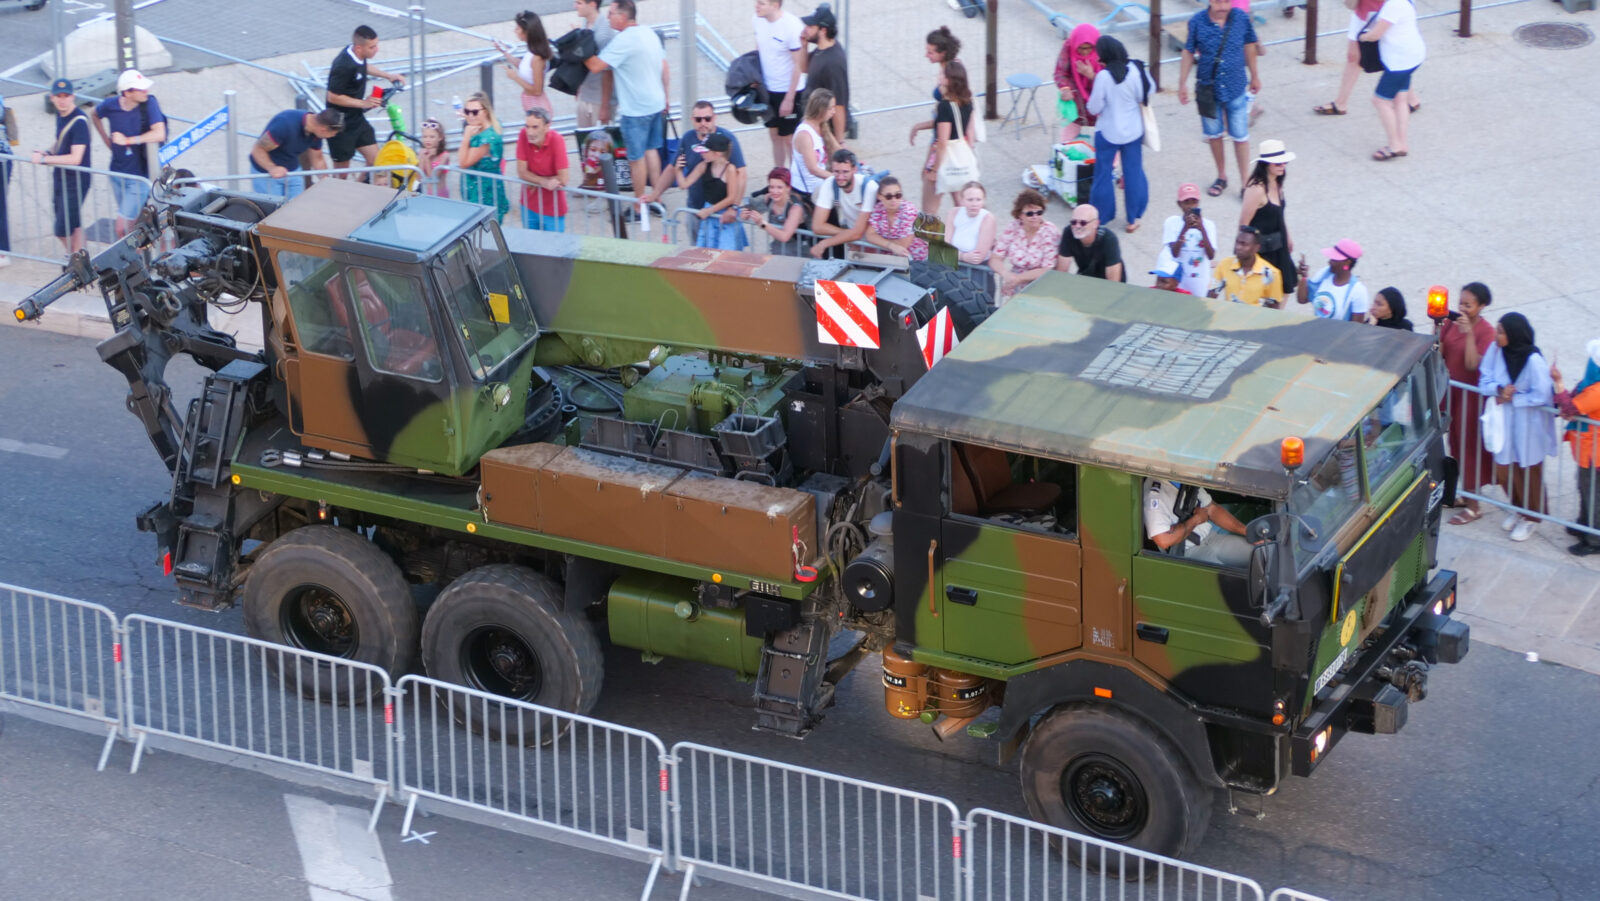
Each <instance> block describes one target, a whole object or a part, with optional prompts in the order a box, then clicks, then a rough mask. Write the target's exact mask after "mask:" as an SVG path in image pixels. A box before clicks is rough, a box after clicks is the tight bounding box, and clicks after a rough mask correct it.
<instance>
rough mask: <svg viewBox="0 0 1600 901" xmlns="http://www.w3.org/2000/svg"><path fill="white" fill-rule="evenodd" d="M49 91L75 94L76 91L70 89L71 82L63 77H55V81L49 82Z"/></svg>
mask: <svg viewBox="0 0 1600 901" xmlns="http://www.w3.org/2000/svg"><path fill="white" fill-rule="evenodd" d="M50 93H52V94H75V93H77V92H76V91H74V90H72V82H70V81H68V80H66V79H65V78H57V79H56V80H55V81H52V82H50Z"/></svg>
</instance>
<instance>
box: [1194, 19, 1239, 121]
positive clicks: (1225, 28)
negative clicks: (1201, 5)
mask: <svg viewBox="0 0 1600 901" xmlns="http://www.w3.org/2000/svg"><path fill="white" fill-rule="evenodd" d="M1236 12H1237V10H1235V9H1232V8H1229V10H1228V21H1227V22H1224V23H1223V25H1222V39H1221V40H1219V41H1217V56H1216V58H1215V59H1213V60H1212V61H1211V83H1210V84H1200V80H1199V78H1198V77H1197V78H1196V79H1195V86H1194V108H1195V109H1196V110H1198V111H1199V113H1200V118H1202V119H1215V118H1217V72H1218V71H1219V70H1220V69H1221V68H1222V51H1223V50H1224V49H1226V48H1227V46H1228V32H1230V31H1232V30H1233V20H1234V13H1236Z"/></svg>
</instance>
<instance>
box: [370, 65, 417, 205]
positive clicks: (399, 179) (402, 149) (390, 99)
mask: <svg viewBox="0 0 1600 901" xmlns="http://www.w3.org/2000/svg"><path fill="white" fill-rule="evenodd" d="M373 90H374V91H375V92H376V91H383V90H384V89H383V88H374V89H373ZM404 90H405V88H404V87H403V86H401V85H394V86H392V87H390V88H389V89H388V90H387V91H385V92H384V93H383V94H381V95H377V96H379V97H380V99H382V100H383V101H384V107H383V109H384V112H386V113H388V114H389V140H387V141H384V142H383V146H382V147H379V148H378V155H377V157H376V158H375V159H374V160H373V162H374V163H375V164H376V165H379V166H416V165H417V162H418V160H417V152H416V150H414V149H413V147H412V145H415V146H416V147H421V146H422V139H421V138H418V137H416V136H415V135H411V134H408V133H407V132H406V117H405V113H403V112H401V110H400V103H399V100H398V99H397V98H398V97H399V94H400V92H401V91H404ZM376 174H377V173H374V175H376ZM373 184H386V185H388V186H389V187H391V188H402V187H403V188H405V189H406V190H408V191H415V190H417V189H418V188H419V187H420V186H421V179H420V178H419V177H418V176H417V173H415V172H409V173H407V172H390V173H388V178H387V180H384V179H383V178H374V179H373Z"/></svg>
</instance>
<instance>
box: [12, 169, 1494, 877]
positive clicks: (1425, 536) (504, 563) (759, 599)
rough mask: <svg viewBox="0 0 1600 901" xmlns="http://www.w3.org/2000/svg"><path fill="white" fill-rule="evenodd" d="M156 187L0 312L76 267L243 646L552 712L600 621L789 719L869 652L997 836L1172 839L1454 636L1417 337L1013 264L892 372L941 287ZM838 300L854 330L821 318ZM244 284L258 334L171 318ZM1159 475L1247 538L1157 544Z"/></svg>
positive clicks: (431, 217)
mask: <svg viewBox="0 0 1600 901" xmlns="http://www.w3.org/2000/svg"><path fill="white" fill-rule="evenodd" d="M155 196H156V200H155V201H153V202H152V203H151V204H150V205H149V206H148V207H147V208H146V210H145V211H144V212H143V214H142V215H141V217H140V219H139V221H138V223H137V224H136V225H135V227H134V228H133V229H132V231H131V232H130V234H129V236H128V237H127V238H126V239H125V240H123V241H122V242H120V243H119V244H117V245H114V246H112V247H111V248H109V249H108V250H106V251H104V252H102V253H101V254H99V255H98V256H97V257H95V258H94V259H93V260H91V259H90V258H88V257H87V256H85V255H82V254H80V255H78V256H75V257H74V258H73V259H72V261H71V263H70V265H69V267H68V271H67V272H66V273H65V274H64V275H63V276H62V277H61V278H59V279H57V280H56V281H55V282H54V283H52V284H51V285H49V286H47V287H46V288H44V289H41V291H40V292H38V293H37V294H36V295H35V296H33V297H32V298H30V299H28V300H27V301H25V302H24V303H23V304H22V305H21V306H20V307H19V308H18V311H17V315H18V318H20V319H24V320H26V319H32V318H35V317H37V316H38V315H40V313H41V311H42V310H43V309H44V308H45V307H46V306H47V305H48V303H49V302H50V301H52V300H54V299H55V298H56V297H58V296H60V295H61V294H63V293H65V292H66V291H69V290H72V289H74V288H76V287H79V286H83V285H89V284H98V285H99V286H100V288H101V290H102V292H103V294H104V297H105V300H106V304H107V308H108V310H109V313H110V316H111V320H112V322H113V324H114V325H115V327H116V333H115V334H114V335H113V336H112V337H111V338H109V339H107V340H106V341H104V342H103V343H102V344H101V345H100V347H99V352H100V354H101V356H102V358H104V359H105V361H106V362H107V363H109V364H110V365H112V366H113V367H115V368H116V369H117V370H118V371H119V372H121V373H123V374H124V375H125V376H126V377H127V379H128V382H129V385H130V387H131V393H130V396H129V401H128V405H129V409H130V410H131V411H132V412H133V413H134V414H135V415H136V416H138V417H139V419H140V420H141V422H143V424H144V425H145V427H146V429H147V431H148V432H149V435H150V438H151V440H152V442H153V443H154V445H155V447H156V450H157V452H158V453H159V454H160V455H161V457H162V459H163V460H164V461H165V462H166V464H167V466H168V467H169V469H170V470H171V471H172V473H173V484H172V487H171V491H170V494H169V496H168V497H166V498H165V499H164V500H162V501H161V502H159V503H157V504H154V505H153V506H152V507H151V508H150V509H149V510H147V511H145V512H144V513H142V514H140V515H139V517H138V520H137V522H138V525H139V527H140V528H141V529H145V530H148V531H151V532H153V533H154V534H155V536H156V539H157V545H158V547H159V548H160V550H161V559H162V560H163V561H164V564H165V566H166V567H167V569H168V571H169V572H170V573H171V574H172V575H173V576H174V578H175V580H176V583H177V588H178V592H179V596H180V600H181V602H182V603H185V604H190V605H193V606H198V607H203V608H205V609H221V608H223V607H226V606H229V605H231V604H232V603H234V602H235V601H236V600H237V601H238V602H239V603H240V605H241V606H242V607H243V613H244V620H245V625H246V627H247V629H248V631H249V632H250V633H251V634H252V635H255V636H257V637H261V638H266V639H269V640H272V641H275V642H281V643H284V644H287V645H292V646H294V647H299V648H306V649H310V650H314V651H319V652H323V653H326V654H331V655H335V656H340V657H346V658H350V659H353V660H360V661H365V662H368V663H372V664H375V665H377V666H381V667H383V668H385V669H387V670H388V671H389V672H391V673H393V674H395V675H399V674H403V673H406V672H411V671H415V670H416V669H417V668H418V667H419V666H420V668H421V669H422V670H423V671H425V672H426V673H428V674H429V675H431V676H433V677H436V678H440V679H444V680H448V681H451V682H456V683H460V684H465V685H469V686H472V687H475V688H478V689H480V690H484V691H488V692H493V693H496V694H500V695H504V696H507V697H511V698H515V699H519V700H524V701H529V702H535V703H538V704H542V705H547V706H551V707H556V708H561V709H564V710H572V711H580V712H581V711H587V710H589V709H590V708H591V707H592V706H593V705H594V703H595V701H596V698H597V697H598V694H599V691H600V685H601V681H602V675H603V673H602V671H603V656H602V652H601V643H602V639H608V640H609V642H610V643H611V644H612V645H613V646H615V647H617V648H631V649H636V650H638V651H639V652H641V653H642V654H644V655H645V656H646V658H648V659H652V660H657V659H661V658H664V657H674V658H683V659H688V660H695V661H701V662H705V663H711V664H715V665H718V666H721V667H724V668H726V669H728V670H731V671H733V672H734V673H736V674H738V675H740V676H742V677H747V678H752V679H753V680H754V683H755V698H756V726H757V727H759V728H763V729H768V730H773V731H776V732H780V733H783V734H787V735H792V736H803V735H805V734H806V733H807V732H808V731H809V730H811V729H812V728H813V727H815V726H816V724H817V723H818V721H819V720H820V718H821V717H822V715H823V713H824V711H825V710H826V709H827V707H828V706H829V705H830V703H832V700H833V697H834V690H835V687H836V686H837V685H838V684H839V683H840V681H841V680H842V679H843V678H845V677H846V674H847V673H848V672H849V671H850V669H851V667H853V666H854V665H856V664H857V663H859V662H860V661H861V660H863V659H866V658H868V657H870V656H871V655H873V654H879V655H881V660H882V680H883V686H884V694H885V703H886V706H887V709H888V712H889V713H890V714H891V715H892V716H895V717H899V718H903V719H907V720H922V721H924V722H929V723H932V724H933V725H934V727H935V728H936V729H937V730H938V731H939V734H940V735H941V736H942V737H946V738H949V737H953V736H955V735H957V734H959V733H961V732H963V731H964V732H966V733H967V734H969V735H974V736H980V737H986V738H988V739H990V740H992V741H994V742H995V743H996V744H997V745H998V746H999V747H1000V748H1001V749H1002V751H1003V752H1005V753H1007V754H1010V753H1011V752H1016V751H1020V772H1021V782H1022V789H1023V795H1024V798H1025V800H1026V803H1027V805H1028V808H1029V809H1030V810H1031V811H1032V812H1033V814H1034V815H1035V816H1036V817H1038V818H1039V819H1041V820H1043V821H1046V822H1049V823H1052V824H1056V825H1060V826H1064V827H1067V828H1069V829H1072V830H1074V831H1077V832H1081V833H1085V834H1089V835H1093V836H1096V837H1100V838H1104V839H1110V840H1114V841H1117V842H1122V843H1126V844H1130V845H1134V846H1137V847H1140V848H1146V849H1151V850H1154V851H1158V852H1162V853H1168V854H1178V855H1181V854H1184V853H1186V852H1188V851H1190V850H1191V849H1193V848H1194V847H1195V845H1196V843H1197V842H1198V841H1199V838H1200V836H1201V834H1202V832H1203V831H1204V828H1205V825H1206V823H1207V820H1208V818H1209V815H1210V812H1211V810H1212V807H1213V795H1214V794H1215V793H1216V792H1217V791H1218V790H1222V789H1228V790H1233V791H1238V792H1246V793H1253V794H1259V795H1267V794H1271V793H1272V792H1273V791H1275V790H1276V789H1277V787H1278V786H1279V784H1280V782H1281V781H1282V780H1283V779H1284V778H1285V777H1286V776H1288V775H1290V774H1294V775H1302V776H1303V775H1308V774H1310V773H1311V772H1312V771H1313V770H1314V769H1315V768H1316V767H1317V766H1318V765H1319V764H1320V763H1321V762H1322V761H1323V760H1324V759H1325V758H1326V756H1327V754H1328V752H1329V751H1331V750H1332V748H1333V747H1334V745H1335V744H1336V743H1337V742H1339V741H1340V740H1341V739H1342V738H1343V736H1345V735H1346V734H1348V733H1350V732H1362V733H1386V732H1393V731H1395V730H1397V729H1399V728H1400V727H1401V726H1402V725H1404V723H1405V721H1406V714H1407V710H1408V705H1409V704H1410V703H1411V702H1414V701H1418V700H1421V699H1422V697H1423V695H1424V693H1425V690H1426V682H1427V676H1428V672H1429V667H1430V666H1431V665H1432V664H1434V663H1439V662H1455V661H1458V660H1460V659H1461V658H1462V656H1463V655H1464V654H1465V653H1466V650H1467V646H1468V633H1467V629H1466V627H1465V626H1463V625H1462V624H1460V623H1459V622H1457V621H1455V620H1453V619H1452V618H1451V613H1452V611H1453V609H1454V607H1455V601H1456V597H1455V576H1454V574H1453V573H1451V572H1448V571H1442V570H1438V569H1437V566H1436V561H1435V544H1436V540H1437V536H1438V530H1439V515H1440V510H1439V507H1440V499H1441V495H1442V488H1441V470H1442V457H1443V452H1442V445H1441V433H1442V432H1441V428H1440V412H1439V411H1440V404H1439V401H1440V398H1441V397H1442V394H1443V391H1444V389H1445V385H1446V382H1445V373H1444V370H1443V369H1442V368H1441V366H1440V359H1439V354H1438V351H1437V349H1436V348H1435V347H1434V346H1433V345H1432V343H1431V342H1429V341H1428V340H1427V339H1425V338H1423V337H1421V336H1417V335H1411V334H1402V333H1398V332H1395V331H1392V330H1388V329H1372V328H1361V327H1358V326H1356V325H1352V324H1349V323H1334V322H1326V321H1319V320H1310V319H1302V318H1291V317H1287V316H1286V315H1285V314H1283V313H1280V312H1275V311H1270V310H1262V309H1257V308H1254V307H1247V306H1241V305H1230V304H1223V303H1216V302H1211V301H1206V300H1197V299H1194V300H1192V299H1181V300H1180V299H1177V298H1175V297H1174V295H1171V294H1165V293H1158V292H1154V291H1151V290H1147V289H1141V288H1132V287H1128V286H1126V285H1121V284H1116V283H1109V282H1105V281H1101V280H1096V279H1084V278H1078V277H1075V276H1066V275H1050V276H1047V277H1046V278H1043V279H1040V280H1039V281H1038V282H1037V283H1035V285H1034V286H1033V287H1032V288H1031V289H1030V290H1029V291H1028V293H1025V294H1023V295H1021V296H1019V297H1017V298H1016V299H1014V300H1012V301H1010V302H1009V303H1007V304H1006V305H1005V306H1003V307H1001V308H1000V309H999V310H998V312H997V313H995V314H994V315H993V316H992V317H990V318H989V319H988V321H987V322H984V323H983V324H981V325H979V326H977V327H976V328H973V329H970V330H968V331H966V334H965V336H964V340H962V341H961V342H960V343H959V345H958V346H956V347H955V348H954V350H953V351H951V352H950V353H949V354H948V355H947V356H945V357H944V358H943V359H942V360H940V361H938V362H937V363H935V364H933V365H931V366H930V365H929V363H928V360H929V359H932V358H934V356H935V355H934V354H931V353H930V354H929V355H928V356H925V355H924V353H923V345H924V344H925V343H926V342H925V341H924V340H921V339H919V333H920V334H922V335H926V334H927V333H928V331H929V329H930V328H935V327H940V326H942V324H943V320H942V314H941V311H942V310H943V309H945V306H946V303H947V298H941V297H940V296H939V292H938V291H934V290H929V289H926V288H922V287H919V286H918V285H917V284H916V283H914V282H913V281H911V280H909V279H908V278H906V277H905V274H904V273H903V272H901V271H899V270H896V269H893V268H888V267H877V266H871V265H867V264H863V263H858V262H846V261H822V262H819V261H809V260H807V261H802V260H798V259H791V258H784V257H765V256H759V255H753V254H746V253H734V252H728V251H713V250H705V249H698V248H684V247H674V246H667V245H654V244H647V243H630V242H625V241H617V240H612V239H604V238H580V237H575V236H567V235H559V234H554V235H553V234H548V233H529V232H519V233H512V234H509V235H507V234H503V233H502V232H501V230H500V229H499V228H498V226H497V225H496V223H495V221H494V219H493V217H492V215H491V213H490V211H489V210H487V209H485V208H482V207H478V206H474V205H470V204H465V203H457V202H452V201H448V200H443V199H440V198H435V197H425V196H409V195H407V194H405V193H395V192H390V191H388V190H385V189H379V188H375V187H368V186H363V185H358V184H353V183H349V182H344V181H323V182H320V183H318V184H317V185H315V186H314V187H312V188H311V189H310V190H309V191H307V192H306V193H305V194H304V195H302V196H301V197H299V198H298V199H295V200H292V201H289V202H288V203H286V204H283V205H279V204H278V203H277V202H276V201H273V200H271V199H269V198H265V197H260V196H255V195H250V194H241V193H230V192H225V191H218V190H210V189H203V188H186V189H178V188H175V187H173V186H171V185H168V184H162V185H160V186H158V189H157V191H156V194H155ZM163 241H166V242H169V243H167V244H166V245H165V246H170V247H172V248H173V249H170V250H166V251H163V250H162V249H161V248H162V247H163V246H164V245H163ZM841 283H842V284H844V285H846V286H853V287H852V288H851V290H852V291H854V292H855V294H853V295H852V296H860V295H864V294H867V293H870V294H871V295H873V303H875V307H865V308H860V309H872V310H874V311H875V316H876V319H875V321H862V322H858V323H857V325H858V326H860V327H861V328H863V329H865V330H866V331H868V332H870V331H872V330H873V327H875V330H876V332H877V339H876V341H875V342H874V341H857V342H856V346H849V343H848V342H846V343H845V344H843V345H841V344H835V343H829V342H827V341H825V340H824V339H823V337H822V336H823V335H824V334H827V333H828V331H827V329H825V328H823V326H822V325H821V324H819V311H822V313H823V314H828V313H832V314H837V313H838V309H837V305H836V304H834V303H833V300H831V298H834V294H833V293H831V292H832V291H836V290H837V289H838V286H839V285H840V284H841ZM830 286H831V287H830ZM868 289H870V292H869V290H868ZM825 295H826V296H825ZM249 303H257V304H259V305H260V310H261V315H262V321H263V327H264V335H265V342H266V347H265V349H264V350H263V351H261V352H254V351H248V350H245V349H242V348H240V347H238V346H236V344H235V342H234V340H233V339H232V338H231V337H230V336H229V335H226V334H223V333H221V332H219V331H217V330H216V329H215V328H213V327H212V326H211V325H210V324H209V319H208V314H209V311H210V310H211V308H213V307H223V308H226V309H230V310H237V309H239V308H241V307H243V306H244V305H246V304H249ZM824 307H826V308H827V309H826V310H825V309H824ZM965 312H966V313H967V314H973V315H969V316H968V317H967V318H968V319H969V322H970V320H971V319H974V318H977V315H976V314H978V312H979V311H974V310H966V311H965ZM836 340H837V339H836ZM872 344H876V346H875V347H874V346H871V345H872ZM180 353H182V354H187V355H189V356H191V357H193V358H194V359H195V360H196V361H198V362H199V363H200V364H202V365H203V366H204V367H205V368H206V369H207V370H209V374H208V375H207V376H206V377H205V380H204V384H203V385H202V386H201V387H200V391H199V395H198V396H197V397H196V398H195V399H194V400H192V401H191V402H190V403H189V404H188V406H187V409H186V410H185V411H184V413H183V414H181V415H180V414H179V412H178V410H177V404H176V403H175V402H174V399H173V398H174V394H173V392H172V389H171V387H170V386H168V385H167V384H166V383H165V381H164V380H163V372H164V369H165V367H166V363H167V362H168V360H169V359H170V358H171V357H172V356H174V355H176V354H180ZM1165 482H1171V483H1174V485H1176V486H1181V489H1180V490H1178V491H1177V494H1176V497H1177V498H1178V500H1177V501H1176V502H1175V504H1176V507H1182V508H1183V509H1174V511H1172V512H1173V513H1174V514H1175V515H1176V516H1180V517H1186V516H1189V515H1190V514H1191V512H1192V511H1193V510H1195V509H1197V508H1198V507H1197V505H1198V504H1199V502H1200V501H1201V500H1202V498H1201V497H1200V495H1199V491H1198V490H1199V489H1204V491H1205V492H1207V498H1205V499H1207V500H1209V501H1210V503H1211V504H1213V505H1216V506H1217V507H1219V508H1221V509H1223V510H1226V511H1229V512H1230V513H1231V517H1232V518H1233V519H1236V520H1237V523H1238V524H1239V525H1240V526H1241V528H1243V531H1244V532H1245V536H1244V537H1243V538H1241V539H1239V540H1240V541H1242V542H1245V544H1244V548H1245V557H1243V558H1241V559H1237V560H1234V561H1232V562H1230V563H1228V564H1227V565H1222V564H1214V563H1207V562H1202V561H1201V560H1200V559H1198V558H1197V557H1194V556H1188V555H1186V554H1185V553H1184V549H1185V548H1188V547H1190V546H1191V545H1190V543H1189V542H1188V541H1179V542H1177V543H1176V544H1174V545H1173V546H1171V547H1169V548H1168V549H1167V550H1165V551H1163V550H1161V549H1160V544H1159V543H1158V542H1153V541H1152V535H1151V533H1150V532H1149V531H1148V530H1147V528H1146V524H1145V509H1144V508H1145V505H1146V503H1147V502H1149V500H1150V499H1151V498H1154V497H1155V494H1159V493H1161V492H1164V491H1165V490H1166V489H1165V488H1164V487H1163V485H1164V483H1165ZM1152 489H1154V490H1155V494H1153V493H1152ZM1213 519H1214V521H1217V522H1226V521H1231V520H1230V519H1229V518H1228V517H1224V516H1221V515H1220V514H1218V515H1215V516H1213ZM1245 524H1247V527H1245ZM852 635H853V636H854V637H855V638H856V640H855V642H854V644H853V645H851V644H849V643H848V642H847V641H844V640H843V639H848V638H849V637H851V636H852ZM306 669H307V670H311V669H314V667H311V666H309V665H308V666H307V667H306ZM296 675H298V677H299V679H300V684H302V685H306V686H310V685H311V684H312V683H313V682H314V681H315V682H316V684H320V685H323V686H327V685H328V684H329V680H328V677H327V675H326V674H319V673H313V672H307V671H302V672H300V673H298V674H295V673H291V674H290V676H291V678H293V677H295V676H296ZM313 676H320V679H313V678H312V677H313ZM336 687H338V686H336ZM340 688H342V687H340ZM342 693H343V692H341V694H342Z"/></svg>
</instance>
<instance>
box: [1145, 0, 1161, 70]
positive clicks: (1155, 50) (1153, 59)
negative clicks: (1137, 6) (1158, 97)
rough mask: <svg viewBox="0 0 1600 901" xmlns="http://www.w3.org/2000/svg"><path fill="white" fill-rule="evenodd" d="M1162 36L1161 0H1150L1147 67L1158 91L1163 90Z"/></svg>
mask: <svg viewBox="0 0 1600 901" xmlns="http://www.w3.org/2000/svg"><path fill="white" fill-rule="evenodd" d="M1161 38H1162V31H1161V0H1150V56H1149V57H1148V59H1149V62H1147V63H1145V68H1146V70H1148V71H1149V72H1150V80H1151V81H1153V82H1155V83H1156V90H1157V91H1160V90H1161Z"/></svg>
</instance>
